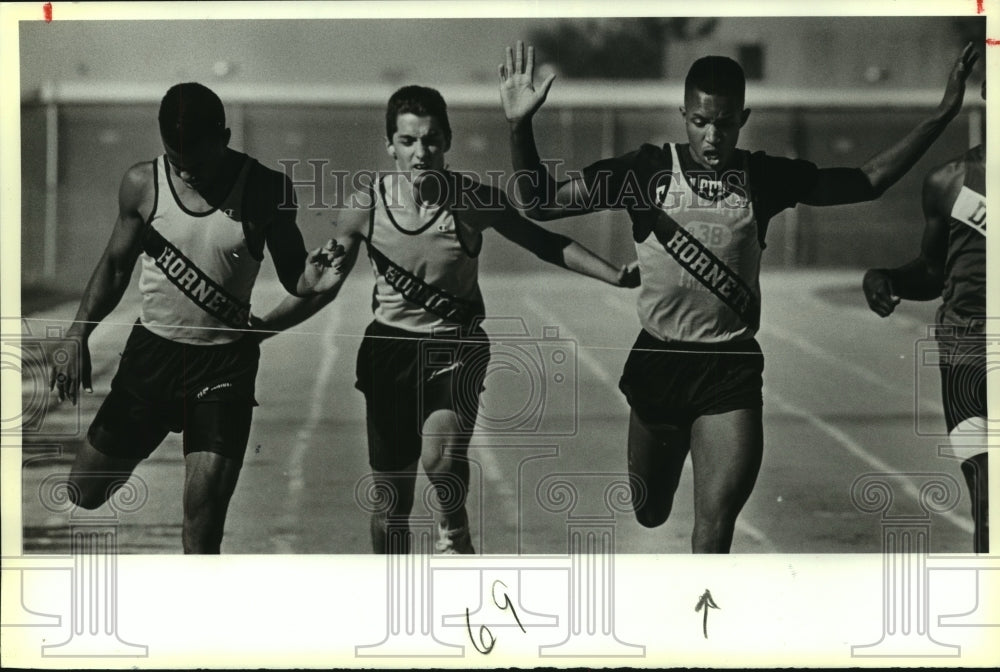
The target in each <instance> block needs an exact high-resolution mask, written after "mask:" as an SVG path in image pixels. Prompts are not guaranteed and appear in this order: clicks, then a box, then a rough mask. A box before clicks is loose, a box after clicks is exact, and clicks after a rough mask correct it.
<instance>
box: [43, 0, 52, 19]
mask: <svg viewBox="0 0 1000 672" xmlns="http://www.w3.org/2000/svg"><path fill="white" fill-rule="evenodd" d="M42 14H43V15H44V16H45V23H52V3H51V2H46V3H45V4H44V5H42Z"/></svg>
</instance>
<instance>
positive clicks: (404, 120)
mask: <svg viewBox="0 0 1000 672" xmlns="http://www.w3.org/2000/svg"><path fill="white" fill-rule="evenodd" d="M386 150H387V151H388V152H389V156H391V157H392V158H393V160H394V161H395V162H396V170H398V171H400V172H403V173H409V175H410V177H411V179H412V178H414V177H416V176H417V174H419V173H420V172H422V171H425V170H443V169H444V155H445V152H447V151H448V140H447V138H446V137H445V134H444V130H443V129H442V127H441V124H440V123H439V122H438V120H437V119H436V118H434V117H418V116H417V115H415V114H412V113H410V112H406V113H404V114H401V115H399V116H398V117H396V132H395V133H393V134H392V137H391V138H389V139H388V140H387V141H386Z"/></svg>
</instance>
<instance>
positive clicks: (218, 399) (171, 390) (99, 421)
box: [87, 323, 260, 459]
mask: <svg viewBox="0 0 1000 672" xmlns="http://www.w3.org/2000/svg"><path fill="white" fill-rule="evenodd" d="M259 359H260V347H259V345H258V343H257V341H256V339H253V338H241V339H240V340H238V341H235V342H234V343H226V344H222V345H188V344H185V343H178V342H176V341H171V340H169V339H166V338H163V337H161V336H157V335H156V334H154V333H152V332H151V331H149V330H148V329H146V328H145V327H143V326H142V325H141V324H138V323H137V324H136V325H135V327H133V329H132V333H131V334H130V335H129V338H128V342H127V343H126V344H125V350H124V352H123V353H122V357H121V361H120V363H119V364H118V371H117V373H116V374H115V377H114V378H113V379H112V381H111V392H110V394H108V396H107V397H106V398H105V400H104V403H103V404H102V405H101V408H100V409H99V410H98V411H97V415H96V416H95V417H94V421H93V422H92V423H91V426H90V430H89V432H88V434H87V437H88V439H89V440H90V443H91V445H92V446H94V448H96V449H97V450H98V451H99V452H101V453H104V454H106V455H109V456H113V457H125V458H134V459H145V458H146V457H149V455H150V454H151V453H152V452H153V450H155V449H156V447H157V446H158V445H159V444H160V442H162V441H163V439H164V437H166V435H167V433H168V432H183V433H184V454H185V455H187V454H188V453H191V452H199V451H209V452H213V453H219V454H220V455H224V456H226V457H232V458H235V459H242V458H243V454H244V451H245V450H246V442H247V438H248V437H249V434H250V420H251V417H252V414H253V407H254V406H255V405H256V401H255V400H254V384H255V379H256V376H257V365H258V361H259Z"/></svg>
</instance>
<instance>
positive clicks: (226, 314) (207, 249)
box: [139, 155, 261, 345]
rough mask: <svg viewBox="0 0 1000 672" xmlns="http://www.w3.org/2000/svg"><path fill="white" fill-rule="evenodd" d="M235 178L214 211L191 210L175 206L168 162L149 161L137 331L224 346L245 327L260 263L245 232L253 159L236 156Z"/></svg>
mask: <svg viewBox="0 0 1000 672" xmlns="http://www.w3.org/2000/svg"><path fill="white" fill-rule="evenodd" d="M242 158H243V166H242V168H241V170H240V172H239V176H238V177H237V179H236V182H235V183H234V185H233V188H232V189H231V190H230V192H229V194H228V195H227V196H226V198H225V199H224V201H223V202H222V203H221V204H220V205H219V207H217V208H213V209H211V210H208V211H205V212H192V211H191V210H188V209H187V208H186V207H185V206H184V205H182V204H181V202H180V199H178V197H177V193H176V192H175V190H174V185H173V182H172V179H171V175H170V171H169V166H168V165H167V160H166V157H164V156H161V157H159V158H158V159H157V160H156V162H155V164H154V166H155V167H154V175H155V182H156V197H155V201H154V204H153V212H152V214H151V215H150V218H149V221H148V224H147V226H146V230H145V233H144V236H143V253H142V256H141V269H142V270H141V275H140V277H139V291H140V292H141V293H142V310H141V318H140V319H141V321H142V324H143V326H145V327H146V328H147V329H149V330H150V331H151V332H153V333H154V334H156V335H158V336H162V337H163V338H167V339H170V340H172V341H178V342H180V343H188V344H192V345H215V344H221V343H230V342H233V341H235V340H237V339H238V338H240V337H241V336H242V335H243V333H242V332H241V331H239V330H240V329H242V328H245V327H246V326H247V325H248V323H249V316H250V294H251V291H252V290H253V286H254V281H255V280H256V278H257V272H258V271H259V270H260V262H261V259H260V257H259V256H258V255H254V254H253V253H251V250H250V248H249V246H248V244H247V236H246V233H245V230H244V227H245V226H246V225H247V224H248V223H249V222H250V217H251V216H252V213H248V212H246V211H245V210H246V209H245V202H246V199H245V196H246V194H247V192H248V178H249V176H250V174H251V168H252V167H253V164H254V163H255V161H254V159H251V158H250V157H248V156H246V155H242Z"/></svg>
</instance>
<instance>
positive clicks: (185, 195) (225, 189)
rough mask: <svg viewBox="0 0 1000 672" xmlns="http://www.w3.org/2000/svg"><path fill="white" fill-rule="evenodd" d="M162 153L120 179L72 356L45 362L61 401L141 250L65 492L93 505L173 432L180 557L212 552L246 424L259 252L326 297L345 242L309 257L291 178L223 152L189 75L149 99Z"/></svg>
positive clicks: (203, 97) (213, 103)
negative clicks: (126, 321) (248, 332)
mask: <svg viewBox="0 0 1000 672" xmlns="http://www.w3.org/2000/svg"><path fill="white" fill-rule="evenodd" d="M159 121H160V134H161V139H162V141H163V146H164V149H165V150H166V154H165V155H164V156H163V157H160V158H158V159H156V160H154V161H148V162H143V163H137V164H135V165H134V166H132V167H131V168H130V169H129V170H128V172H127V173H126V174H125V177H124V179H123V180H122V184H121V188H120V190H119V195H118V205H119V214H118V220H117V222H116V223H115V228H114V231H113V233H112V234H111V239H110V241H109V242H108V245H107V248H106V250H105V252H104V255H103V256H102V258H101V260H100V262H99V263H98V265H97V268H96V269H95V270H94V273H93V275H92V277H91V279H90V282H89V283H88V284H87V287H86V289H85V291H84V295H83V298H82V300H81V302H80V308H79V310H78V311H77V314H76V319H75V321H74V323H73V326H72V327H71V328H70V329H69V330H68V333H67V337H68V338H70V339H72V340H74V341H76V343H77V344H78V346H79V352H80V359H79V360H72V361H68V362H62V363H59V364H57V365H56V366H54V367H53V372H52V381H53V384H54V385H56V386H58V390H59V397H60V399H64V398H67V397H68V398H70V399H71V400H72V401H73V403H76V394H77V390H78V388H79V387H80V385H81V384H82V385H83V387H84V388H85V389H87V390H90V388H91V382H90V354H89V349H88V346H87V341H88V338H89V336H90V333H91V332H92V331H93V329H94V328H95V327H96V326H97V323H99V322H100V321H101V320H102V319H103V318H104V317H106V316H107V315H108V314H109V313H110V312H111V311H112V310H113V309H114V308H115V306H116V305H117V304H118V302H119V301H120V300H121V298H122V295H123V294H124V292H125V290H126V288H127V287H128V283H129V280H130V278H131V275H132V270H133V268H134V267H135V263H136V261H137V259H138V258H139V257H140V256H142V274H141V277H140V280H139V291H140V293H141V294H142V317H141V321H140V323H137V324H136V326H135V327H134V328H133V330H132V333H131V334H130V336H129V339H128V343H127V344H126V346H125V350H124V352H123V353H122V358H121V362H120V363H119V366H118V370H117V372H116V374H115V377H114V379H113V380H112V383H111V392H110V394H108V396H107V397H106V398H105V399H104V402H103V403H102V405H101V408H100V409H99V410H98V412H97V415H96V417H95V418H94V421H93V422H92V424H91V426H90V430H89V432H88V434H87V442H86V443H83V444H82V445H80V446H79V448H78V450H77V454H76V457H75V460H74V462H73V468H72V472H71V473H70V477H69V482H68V484H67V491H68V493H69V495H70V498H71V499H72V501H73V502H74V503H76V504H77V505H78V506H81V507H84V508H88V509H91V508H95V507H98V506H100V505H101V504H103V503H104V502H105V501H106V500H107V498H108V497H109V496H110V495H111V494H112V493H113V492H115V491H116V490H117V489H118V488H119V487H121V485H122V484H123V483H124V482H125V481H127V480H128V478H129V477H130V475H131V473H132V470H133V469H134V468H135V466H136V465H137V464H138V463H139V462H140V461H142V460H143V459H145V458H146V457H148V456H149V455H150V454H151V453H152V452H153V451H154V450H155V449H156V448H157V446H158V445H159V444H160V443H161V442H162V440H163V439H164V437H165V436H166V435H167V434H168V433H169V432H183V438H184V443H183V446H184V462H185V481H184V482H185V486H184V521H183V532H182V536H183V538H182V543H183V547H184V551H185V552H189V553H218V552H219V551H220V545H221V542H222V531H223V526H224V523H225V518H226V510H227V507H228V505H229V499H230V497H231V496H232V493H233V489H234V488H235V487H236V481H237V478H238V476H239V472H240V466H241V464H242V461H243V454H244V451H245V450H246V441H247V437H248V436H249V432H250V422H251V416H252V410H253V405H254V404H255V402H254V399H253V391H254V379H255V377H256V373H257V359H258V357H259V354H260V351H259V348H258V346H257V341H256V339H253V338H247V337H246V336H245V334H244V332H243V329H245V328H246V327H247V325H248V317H249V301H250V292H251V290H252V288H253V284H254V280H255V279H256V277H257V271H258V269H259V267H260V260H261V259H262V258H263V251H264V248H265V246H266V247H267V248H268V249H269V250H270V252H271V256H272V259H273V260H274V263H275V267H276V269H277V271H278V276H279V278H280V280H281V282H282V284H283V285H284V286H285V288H286V289H287V290H288V291H289V292H290V293H293V294H296V295H300V296H308V295H311V294H313V293H315V292H324V291H326V290H327V289H329V287H330V286H331V285H332V282H333V281H334V280H335V279H336V273H335V272H334V271H333V270H331V268H332V267H334V266H336V265H337V264H339V261H338V254H340V253H342V250H338V249H337V248H336V247H335V243H334V242H333V241H330V242H329V243H328V244H327V246H326V247H324V248H320V249H317V250H314V251H313V252H312V253H310V254H309V255H307V254H306V250H305V247H304V246H303V242H302V236H301V234H300V233H299V230H298V227H297V226H296V224H295V203H294V198H293V197H292V191H291V185H290V182H289V181H288V180H287V178H285V176H283V175H281V174H280V173H277V172H275V171H271V170H267V169H265V168H262V167H261V166H260V165H259V164H257V162H256V161H254V160H253V159H250V158H249V157H247V156H246V155H245V154H241V153H239V152H235V151H233V150H232V149H229V148H228V146H227V145H228V143H229V137H230V132H229V129H227V128H226V127H225V112H224V110H223V107H222V101H220V100H219V98H218V96H216V95H215V94H214V93H213V92H212V91H210V90H209V89H208V88H206V87H204V86H202V85H200V84H195V83H186V84H178V85H176V86H174V87H171V88H170V90H169V91H167V94H166V95H165V96H164V97H163V100H162V102H161V104H160V113H159Z"/></svg>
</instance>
